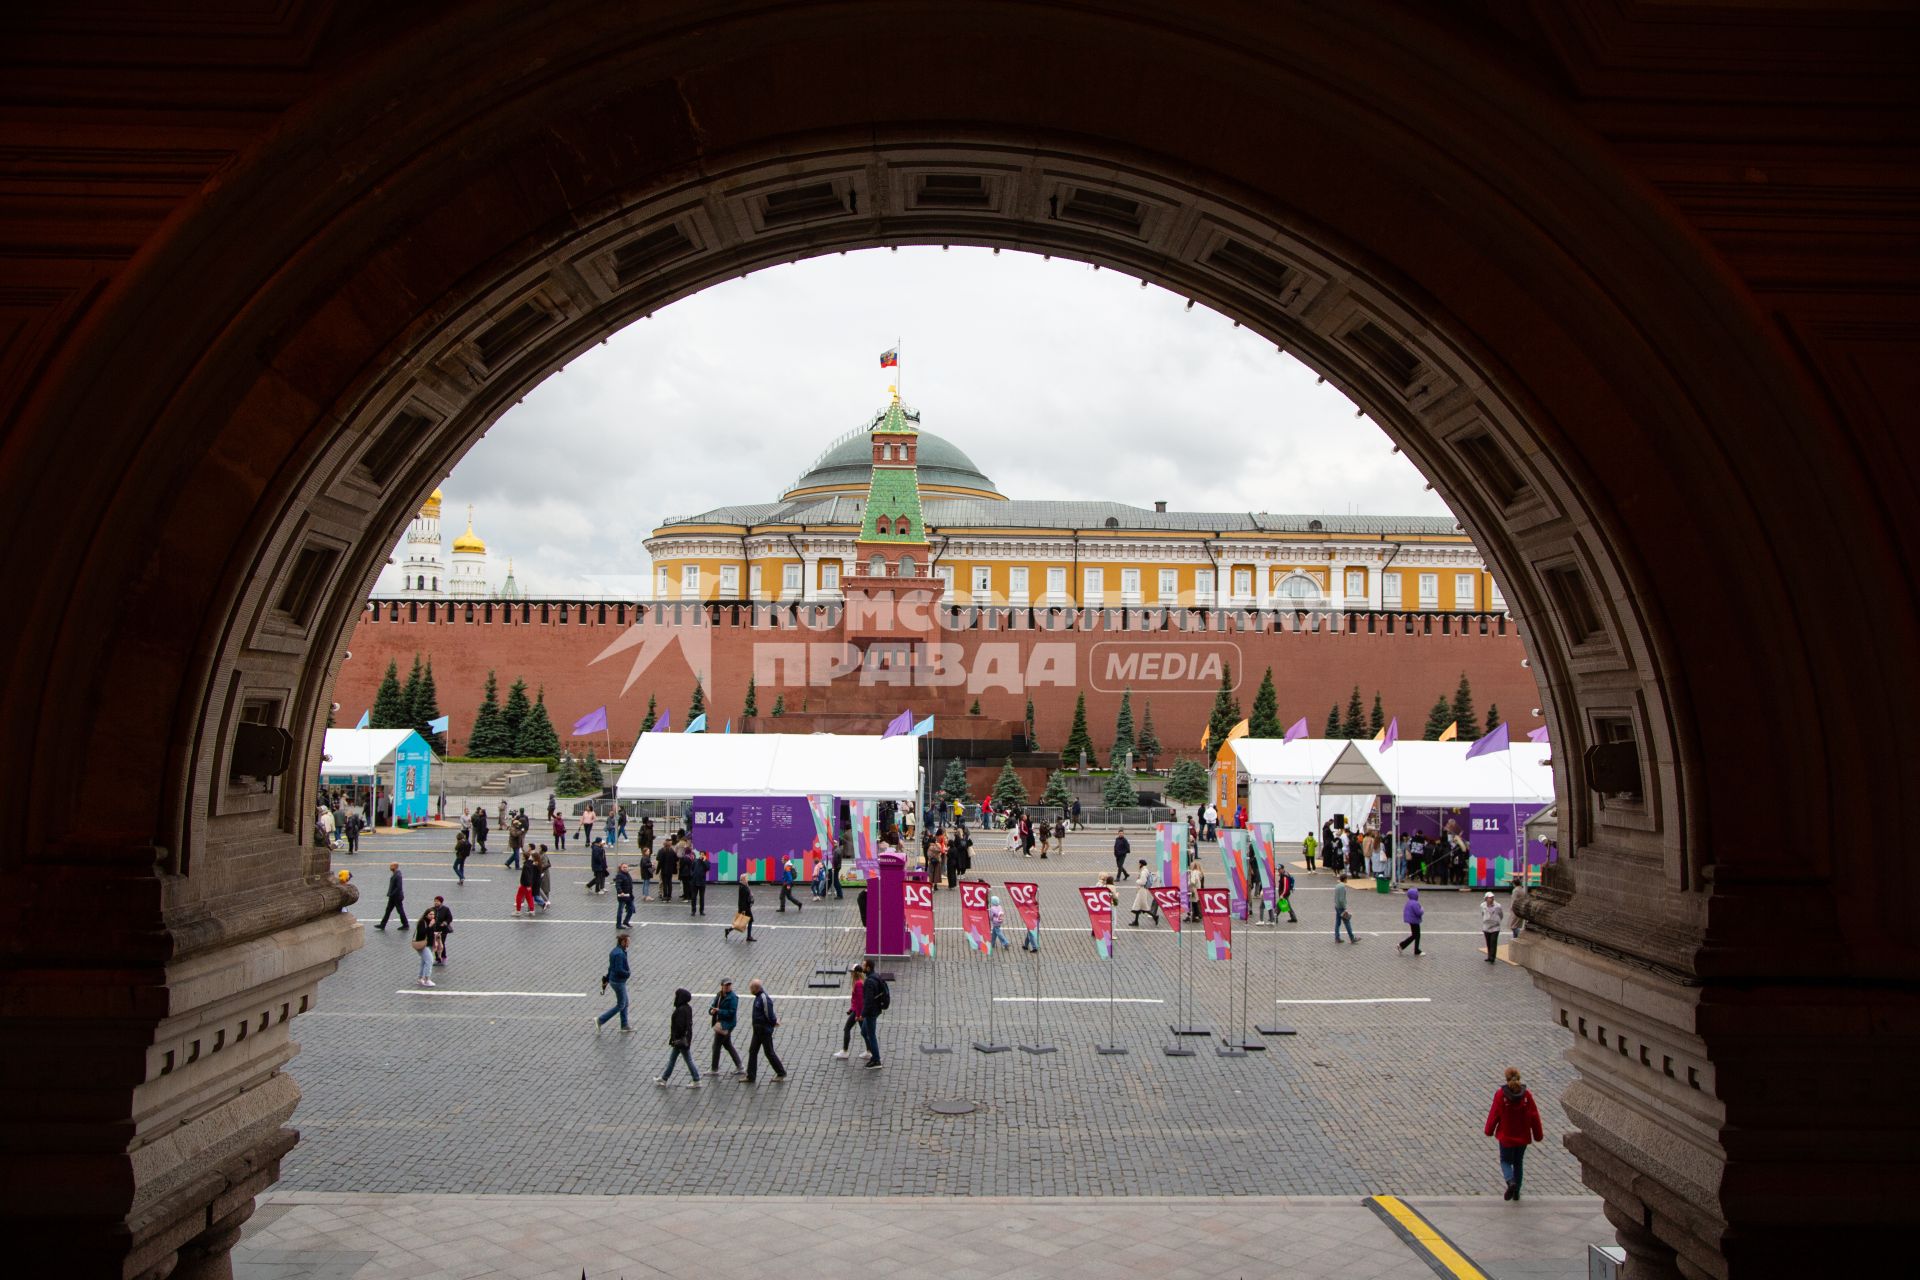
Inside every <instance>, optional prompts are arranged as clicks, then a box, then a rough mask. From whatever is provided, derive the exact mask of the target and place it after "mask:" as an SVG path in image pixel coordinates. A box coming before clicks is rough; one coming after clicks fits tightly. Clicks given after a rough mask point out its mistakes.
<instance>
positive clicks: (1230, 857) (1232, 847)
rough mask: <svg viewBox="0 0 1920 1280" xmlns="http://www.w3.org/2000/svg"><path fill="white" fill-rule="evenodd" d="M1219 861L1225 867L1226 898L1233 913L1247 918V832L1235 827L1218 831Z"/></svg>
mask: <svg viewBox="0 0 1920 1280" xmlns="http://www.w3.org/2000/svg"><path fill="white" fill-rule="evenodd" d="M1220 862H1221V865H1223V866H1225V867H1226V869H1227V890H1228V900H1229V901H1230V902H1231V904H1232V907H1233V914H1234V915H1236V916H1238V917H1239V918H1240V919H1242V920H1245V919H1246V918H1247V833H1246V832H1245V831H1243V830H1241V829H1239V828H1237V827H1229V828H1225V829H1223V830H1222V831H1221V832H1220Z"/></svg>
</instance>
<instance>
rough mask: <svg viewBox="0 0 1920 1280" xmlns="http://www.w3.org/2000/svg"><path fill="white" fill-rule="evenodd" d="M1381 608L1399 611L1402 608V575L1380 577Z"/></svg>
mask: <svg viewBox="0 0 1920 1280" xmlns="http://www.w3.org/2000/svg"><path fill="white" fill-rule="evenodd" d="M1380 607H1381V608H1382V609H1398V608H1399V607H1400V575H1399V574H1397V573H1383V574H1381V575H1380Z"/></svg>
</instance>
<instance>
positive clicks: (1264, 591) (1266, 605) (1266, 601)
mask: <svg viewBox="0 0 1920 1280" xmlns="http://www.w3.org/2000/svg"><path fill="white" fill-rule="evenodd" d="M1253 572H1254V579H1253V601H1254V605H1255V607H1256V608H1260V609H1270V608H1272V607H1273V563H1272V562H1271V561H1267V560H1262V561H1258V562H1256V563H1255V564H1254V566H1253Z"/></svg>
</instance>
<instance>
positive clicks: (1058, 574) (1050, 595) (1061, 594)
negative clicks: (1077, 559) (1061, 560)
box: [1047, 565, 1067, 604]
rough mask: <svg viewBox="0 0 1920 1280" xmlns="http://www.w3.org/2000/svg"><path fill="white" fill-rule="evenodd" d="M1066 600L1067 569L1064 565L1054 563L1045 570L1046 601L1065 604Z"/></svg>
mask: <svg viewBox="0 0 1920 1280" xmlns="http://www.w3.org/2000/svg"><path fill="white" fill-rule="evenodd" d="M1066 601H1067V570H1066V567H1065V566H1064V565H1055V566H1053V567H1051V568H1049V569H1048V570H1047V603H1048V604H1065V603H1066Z"/></svg>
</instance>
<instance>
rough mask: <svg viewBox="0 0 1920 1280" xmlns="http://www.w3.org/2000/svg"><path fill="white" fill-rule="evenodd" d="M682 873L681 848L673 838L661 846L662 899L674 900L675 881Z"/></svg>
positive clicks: (664, 900)
mask: <svg viewBox="0 0 1920 1280" xmlns="http://www.w3.org/2000/svg"><path fill="white" fill-rule="evenodd" d="M679 875H680V850H679V849H678V848H676V847H675V845H674V842H673V840H672V839H669V840H668V841H667V842H666V843H665V844H663V845H661V846H660V901H662V902H672V901H673V882H674V881H675V880H676V879H678V878H679Z"/></svg>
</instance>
